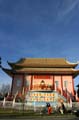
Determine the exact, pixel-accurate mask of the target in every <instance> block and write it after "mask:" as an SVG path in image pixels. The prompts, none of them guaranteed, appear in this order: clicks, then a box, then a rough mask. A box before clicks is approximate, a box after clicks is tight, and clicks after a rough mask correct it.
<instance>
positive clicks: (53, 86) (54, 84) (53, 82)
mask: <svg viewBox="0 0 79 120" xmlns="http://www.w3.org/2000/svg"><path fill="white" fill-rule="evenodd" d="M54 89H55V83H54V75H53V90H54Z"/></svg>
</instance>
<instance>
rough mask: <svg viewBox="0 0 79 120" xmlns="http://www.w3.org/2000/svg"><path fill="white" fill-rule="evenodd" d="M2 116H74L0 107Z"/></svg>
mask: <svg viewBox="0 0 79 120" xmlns="http://www.w3.org/2000/svg"><path fill="white" fill-rule="evenodd" d="M4 117H9V118H10V117H12V118H15V117H16V118H21V117H29V118H37V117H38V118H39V117H70V118H74V117H75V115H72V114H63V115H61V114H57V113H52V114H50V115H48V114H44V113H40V112H34V111H33V110H30V111H29V110H28V111H21V110H13V109H1V108H0V118H4Z"/></svg>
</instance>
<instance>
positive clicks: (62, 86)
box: [61, 75, 63, 95]
mask: <svg viewBox="0 0 79 120" xmlns="http://www.w3.org/2000/svg"><path fill="white" fill-rule="evenodd" d="M61 95H63V79H62V75H61Z"/></svg>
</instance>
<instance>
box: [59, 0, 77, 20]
mask: <svg viewBox="0 0 79 120" xmlns="http://www.w3.org/2000/svg"><path fill="white" fill-rule="evenodd" d="M78 4H79V0H64V1H62V4H60V6H59V8H58V10H59V11H58V13H57V21H61V20H62V19H64V18H65V17H66V16H67V15H70V13H71V12H73V10H74V9H75V8H76V6H77V5H78Z"/></svg>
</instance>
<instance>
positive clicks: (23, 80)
mask: <svg viewBox="0 0 79 120" xmlns="http://www.w3.org/2000/svg"><path fill="white" fill-rule="evenodd" d="M22 76H23V79H22V88H21V91H22V92H23V87H24V84H25V74H23V75H22Z"/></svg>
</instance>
